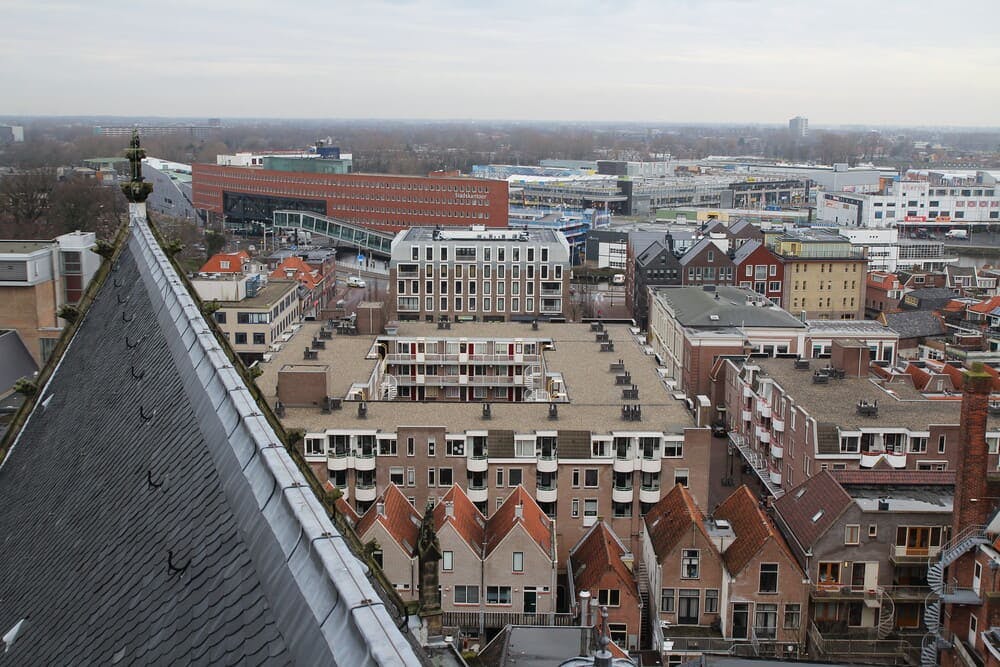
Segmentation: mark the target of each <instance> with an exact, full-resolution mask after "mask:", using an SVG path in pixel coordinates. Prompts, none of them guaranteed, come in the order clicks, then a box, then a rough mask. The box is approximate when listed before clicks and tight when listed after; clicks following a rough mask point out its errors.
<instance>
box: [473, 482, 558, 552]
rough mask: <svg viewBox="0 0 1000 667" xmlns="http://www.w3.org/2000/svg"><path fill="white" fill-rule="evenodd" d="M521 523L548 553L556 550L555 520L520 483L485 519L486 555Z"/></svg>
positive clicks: (484, 545)
mask: <svg viewBox="0 0 1000 667" xmlns="http://www.w3.org/2000/svg"><path fill="white" fill-rule="evenodd" d="M518 507H521V516H518V515H517V514H518V513H517V508H518ZM518 524H520V525H522V526H523V527H524V529H525V530H526V531H527V532H528V534H529V535H530V536H531V538H532V539H533V540H534V541H535V543H537V544H538V546H539V547H540V548H541V549H542V550H543V551H544V552H545V553H547V554H551V553H553V552H554V549H553V546H554V545H553V543H552V542H553V537H552V520H551V519H549V517H548V516H546V514H545V512H543V511H542V508H541V507H539V506H538V503H536V502H535V499H534V498H532V497H531V494H530V493H528V492H527V491H525V490H524V487H523V486H518V487H517V488H516V489H514V492H513V493H511V494H510V495H509V496H507V499H506V500H504V502H503V504H502V505H501V506H500V508H499V509H497V511H496V512H495V513H494V514H493V515H492V516H491V517H490V518H489V519H487V520H486V540H485V543H484V544H483V553H484V556H489V555H490V553H492V551H493V550H494V549H496V548H497V546H498V545H499V544H500V543H501V542H502V541H503V538H505V537H507V534H508V533H510V531H511V530H513V529H514V526H516V525H518Z"/></svg>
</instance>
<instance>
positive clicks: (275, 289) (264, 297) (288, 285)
mask: <svg viewBox="0 0 1000 667" xmlns="http://www.w3.org/2000/svg"><path fill="white" fill-rule="evenodd" d="M297 286H298V283H297V282H295V281H294V280H269V281H268V283H267V285H265V286H264V287H263V288H261V290H260V291H259V292H257V296H251V297H248V298H246V299H243V300H242V301H220V302H219V306H221V307H222V308H264V307H265V306H267V307H270V306H273V305H274V304H276V303H277V302H278V301H280V300H281V297H283V296H285V295H286V294H287V293H288V290H289V289H292V288H295V287H297Z"/></svg>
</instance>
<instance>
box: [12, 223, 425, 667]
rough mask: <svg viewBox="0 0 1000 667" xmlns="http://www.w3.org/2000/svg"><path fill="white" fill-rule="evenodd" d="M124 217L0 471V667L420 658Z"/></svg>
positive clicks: (179, 287) (178, 290) (169, 274)
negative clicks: (1, 638)
mask: <svg viewBox="0 0 1000 667" xmlns="http://www.w3.org/2000/svg"><path fill="white" fill-rule="evenodd" d="M130 210H131V214H132V219H131V223H130V226H131V229H130V230H129V233H128V237H127V240H126V245H125V247H124V248H123V250H122V252H121V255H120V257H119V258H118V260H117V261H116V263H115V264H114V269H113V270H112V271H111V272H110V273H109V275H108V277H107V280H106V281H105V282H104V284H103V286H102V287H101V289H100V291H99V293H98V294H97V298H96V301H95V302H94V304H93V305H92V307H91V308H90V309H89V310H88V312H87V313H85V315H84V316H83V320H82V322H81V323H80V326H79V329H78V330H77V332H76V333H75V336H74V338H73V340H72V342H71V343H70V345H69V347H68V349H67V351H66V353H65V354H64V356H63V357H62V359H61V360H60V361H59V365H58V367H57V368H56V370H55V372H54V373H53V375H52V376H51V379H50V380H49V382H48V383H47V384H46V385H45V386H44V387H42V388H40V390H39V396H38V399H39V400H38V401H37V403H36V405H35V407H34V409H33V412H32V413H31V415H30V416H29V418H28V420H27V422H26V423H25V425H24V427H23V428H22V430H21V432H20V433H19V434H18V436H17V439H16V441H15V442H14V444H13V447H12V448H11V449H10V451H9V454H8V456H7V458H6V460H5V461H4V462H3V463H2V464H0V535H2V538H0V540H2V548H0V553H2V554H3V559H4V567H3V568H0V635H3V634H7V633H8V632H9V631H10V630H11V629H12V628H14V627H15V626H18V624H19V623H20V626H19V627H20V629H19V632H18V633H17V637H16V639H15V640H14V641H13V642H9V643H8V645H7V646H6V651H5V652H0V666H4V665H45V664H100V665H114V664H123V665H125V664H147V665H171V664H196V665H199V664H201V665H203V664H240V665H260V664H294V663H304V664H327V665H352V667H353V666H354V665H375V664H379V665H419V664H422V662H421V659H420V658H419V657H418V655H417V653H416V652H415V651H414V649H413V647H412V646H411V645H410V644H409V642H408V640H407V639H406V638H405V637H404V636H403V635H402V634H401V633H400V631H399V630H398V628H397V626H396V625H395V623H394V621H393V618H392V617H391V616H390V614H389V613H388V611H387V610H386V608H385V607H384V605H383V604H382V603H381V601H380V599H379V597H378V594H377V592H376V591H375V589H374V588H373V587H372V586H371V584H370V583H369V582H368V581H367V579H366V574H365V570H364V568H363V566H362V564H361V563H360V561H358V560H357V558H356V557H354V555H353V554H352V553H351V552H350V550H349V549H348V547H347V545H346V543H345V542H344V539H343V537H342V536H341V535H340V533H339V532H338V531H337V529H336V528H335V527H334V526H333V524H332V523H331V522H330V520H329V518H328V517H327V515H326V513H325V512H324V510H323V507H322V506H321V504H320V503H319V501H318V500H317V499H316V497H315V496H314V495H313V494H312V492H311V491H310V489H309V487H308V485H307V484H306V481H305V478H304V477H303V476H302V474H301V473H300V471H299V469H298V468H297V467H296V465H295V463H294V462H293V461H292V459H291V457H290V456H289V455H288V452H287V451H286V450H285V448H284V447H283V446H282V445H281V444H279V441H278V439H277V437H276V435H275V433H274V431H273V430H272V429H271V427H270V426H269V424H268V422H267V421H266V419H264V417H263V416H262V415H261V414H260V412H259V407H258V406H257V404H256V403H255V402H254V401H253V398H252V395H251V394H250V393H249V391H248V390H247V388H246V385H245V384H243V382H242V380H241V379H240V377H239V375H238V374H237V373H236V371H235V370H234V369H233V368H232V366H231V365H230V364H229V361H228V359H227V358H226V356H225V355H224V354H223V353H222V351H221V350H220V349H219V347H218V343H217V341H216V339H215V337H214V336H213V335H212V334H211V332H210V330H209V327H208V325H207V323H206V322H205V320H204V319H203V318H202V316H201V313H200V311H199V309H198V307H197V305H196V304H195V302H194V301H193V300H192V299H191V297H190V295H189V294H188V293H187V291H186V289H185V288H184V286H183V283H182V282H181V281H180V279H179V278H178V276H177V275H176V273H174V271H173V269H172V267H171V265H170V263H169V262H168V260H167V258H166V256H165V255H164V254H163V252H162V251H161V249H160V248H159V246H158V245H157V243H156V241H155V239H154V238H153V236H152V234H151V232H150V230H149V228H148V226H147V224H146V221H145V207H144V205H142V204H132V205H131V206H130ZM22 621H23V622H22Z"/></svg>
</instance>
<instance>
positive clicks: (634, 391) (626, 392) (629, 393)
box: [622, 385, 639, 401]
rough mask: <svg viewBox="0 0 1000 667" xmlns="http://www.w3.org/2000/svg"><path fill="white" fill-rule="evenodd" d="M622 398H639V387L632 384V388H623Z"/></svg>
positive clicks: (631, 399)
mask: <svg viewBox="0 0 1000 667" xmlns="http://www.w3.org/2000/svg"><path fill="white" fill-rule="evenodd" d="M622 399H623V400H626V401H637V400H639V388H638V387H636V386H635V385H632V386H631V388H629V387H626V388H625V389H622Z"/></svg>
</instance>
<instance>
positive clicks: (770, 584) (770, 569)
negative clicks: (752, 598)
mask: <svg viewBox="0 0 1000 667" xmlns="http://www.w3.org/2000/svg"><path fill="white" fill-rule="evenodd" d="M757 590H758V592H760V593H777V592H778V564H777V563H761V564H760V581H759V585H758V588H757Z"/></svg>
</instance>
